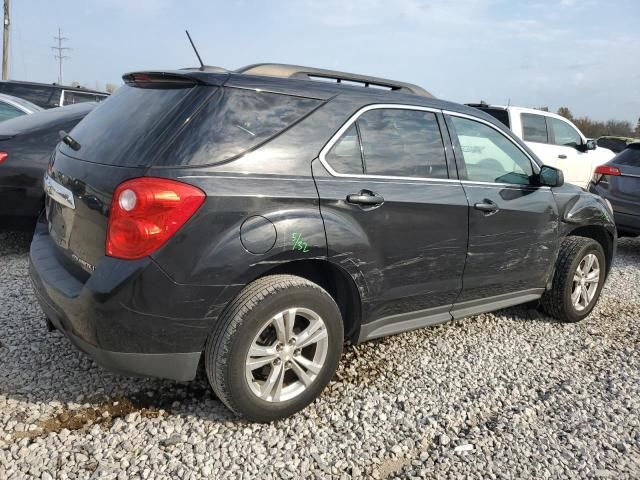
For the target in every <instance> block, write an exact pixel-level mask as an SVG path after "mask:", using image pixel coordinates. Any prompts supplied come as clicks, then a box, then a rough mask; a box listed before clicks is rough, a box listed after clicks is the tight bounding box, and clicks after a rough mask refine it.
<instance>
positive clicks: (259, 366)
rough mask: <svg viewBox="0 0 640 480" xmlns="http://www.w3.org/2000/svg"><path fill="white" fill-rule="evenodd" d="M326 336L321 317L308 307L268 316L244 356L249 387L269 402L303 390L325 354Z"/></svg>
mask: <svg viewBox="0 0 640 480" xmlns="http://www.w3.org/2000/svg"><path fill="white" fill-rule="evenodd" d="M328 349H329V337H328V333H327V327H326V325H325V323H324V321H323V320H322V318H321V317H320V316H319V315H318V314H317V313H315V312H314V311H312V310H310V309H307V308H289V309H287V310H284V311H282V312H279V313H277V314H276V315H274V316H273V317H271V318H270V319H269V320H267V321H266V322H265V323H264V324H263V325H262V326H261V328H260V330H259V331H258V334H257V335H256V336H255V338H254V339H253V342H252V343H251V346H250V347H249V351H248V352H247V356H246V360H245V376H246V380H247V383H248V384H249V387H250V389H251V391H252V392H253V393H254V394H255V395H256V396H257V397H259V398H261V399H262V400H265V401H268V402H285V401H287V400H291V399H292V398H294V397H297V396H298V395H300V394H301V393H303V392H304V391H305V390H306V389H307V388H308V387H309V385H311V384H312V383H313V381H314V380H315V379H316V377H317V376H318V374H319V373H320V371H321V370H322V367H323V366H324V362H325V360H326V358H327V352H328Z"/></svg>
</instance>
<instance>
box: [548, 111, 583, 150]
mask: <svg viewBox="0 0 640 480" xmlns="http://www.w3.org/2000/svg"><path fill="white" fill-rule="evenodd" d="M547 121H548V122H549V127H550V128H551V131H552V132H553V138H554V141H553V143H554V144H555V145H562V146H565V147H575V146H576V145H581V144H582V138H581V137H580V134H579V133H578V132H577V130H576V129H575V128H573V127H572V126H571V125H569V124H568V123H567V122H564V121H562V120H558V119H557V118H552V117H549V119H548V120H547Z"/></svg>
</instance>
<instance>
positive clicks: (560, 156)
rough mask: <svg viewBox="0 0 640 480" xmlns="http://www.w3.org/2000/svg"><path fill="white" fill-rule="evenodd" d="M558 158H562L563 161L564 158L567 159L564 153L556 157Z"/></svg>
mask: <svg viewBox="0 0 640 480" xmlns="http://www.w3.org/2000/svg"><path fill="white" fill-rule="evenodd" d="M558 158H562V159H563V160H564V159H565V158H567V156H566V155H565V154H564V153H561V154H560V155H558Z"/></svg>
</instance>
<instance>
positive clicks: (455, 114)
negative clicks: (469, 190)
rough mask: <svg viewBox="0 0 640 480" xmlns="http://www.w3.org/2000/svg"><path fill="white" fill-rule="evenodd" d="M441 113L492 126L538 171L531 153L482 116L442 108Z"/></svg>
mask: <svg viewBox="0 0 640 480" xmlns="http://www.w3.org/2000/svg"><path fill="white" fill-rule="evenodd" d="M442 113H443V114H444V115H450V116H452V117H461V118H466V119H467V120H473V121H474V122H480V123H483V124H485V125H487V126H488V127H491V128H493V129H494V130H495V131H496V132H498V133H499V134H500V135H502V136H503V137H504V138H506V139H507V140H508V141H509V142H511V143H512V144H513V145H515V146H516V147H518V150H520V151H521V152H522V153H524V155H525V156H526V157H527V158H528V159H529V161H530V162H531V164H532V165H533V167H534V169H533V170H534V173H540V167H541V165H540V164H538V162H537V161H535V160H534V158H533V157H532V156H531V155H529V154H528V153H527V151H526V150H525V149H524V148H522V147H521V146H520V145H518V144H517V143H516V142H514V141H513V140H512V139H511V138H509V137H508V136H507V135H505V133H504V132H502V131H501V130H500V129H499V128H498V127H496V126H495V125H493V124H492V123H491V122H488V121H486V120H484V119H482V118H478V117H474V116H473V115H467V114H466V113H459V112H452V111H450V110H443V111H442ZM536 169H537V171H536ZM469 181H471V180H469ZM479 183H489V182H479ZM498 185H517V184H516V183H504V184H498Z"/></svg>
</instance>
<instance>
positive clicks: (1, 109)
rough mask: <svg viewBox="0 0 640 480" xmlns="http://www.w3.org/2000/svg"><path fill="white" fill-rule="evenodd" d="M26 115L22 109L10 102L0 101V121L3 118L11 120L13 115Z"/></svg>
mask: <svg viewBox="0 0 640 480" xmlns="http://www.w3.org/2000/svg"><path fill="white" fill-rule="evenodd" d="M20 115H24V112H23V111H22V110H18V109H17V108H16V107H14V106H12V105H9V104H8V103H4V102H0V122H2V121H3V120H9V119H10V118H13V117H19V116H20Z"/></svg>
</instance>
